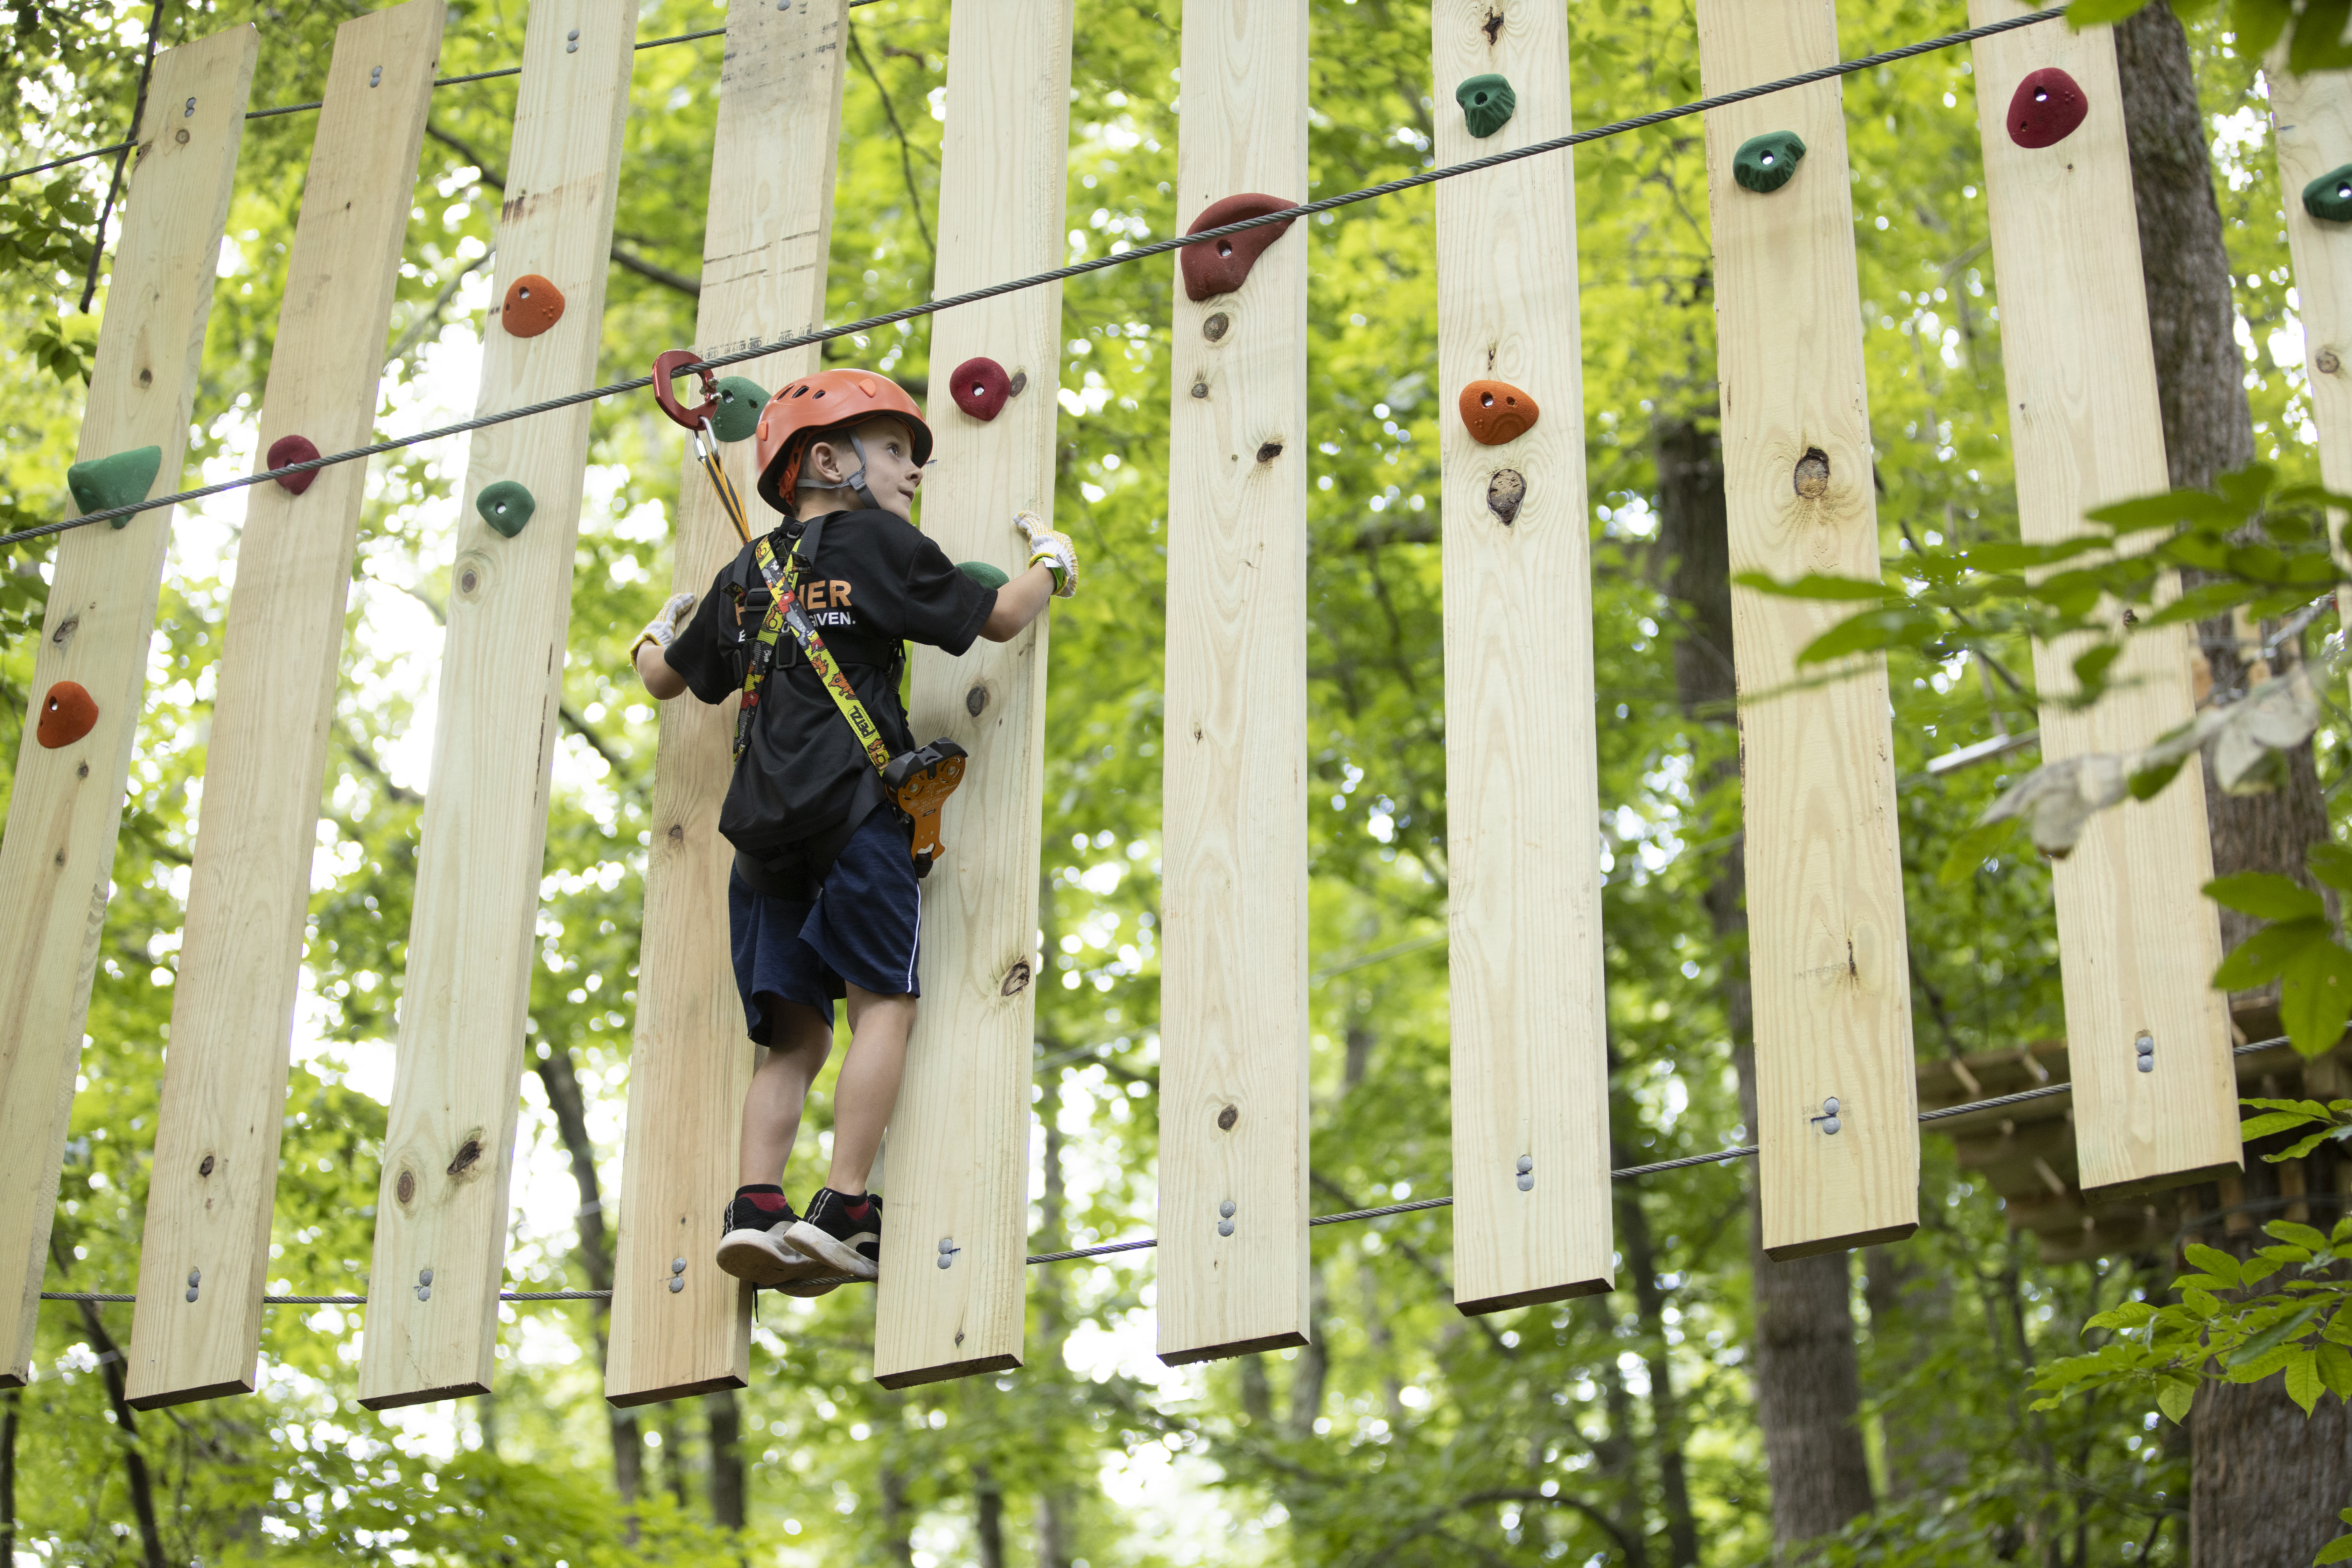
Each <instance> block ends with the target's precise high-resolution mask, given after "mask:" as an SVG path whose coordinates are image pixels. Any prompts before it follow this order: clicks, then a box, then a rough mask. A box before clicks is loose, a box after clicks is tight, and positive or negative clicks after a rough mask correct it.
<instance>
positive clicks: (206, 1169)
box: [196, 1154, 213, 1176]
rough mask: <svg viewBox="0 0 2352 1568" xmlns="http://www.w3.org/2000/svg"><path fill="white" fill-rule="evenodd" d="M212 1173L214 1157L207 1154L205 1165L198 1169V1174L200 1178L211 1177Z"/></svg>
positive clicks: (199, 1166)
mask: <svg viewBox="0 0 2352 1568" xmlns="http://www.w3.org/2000/svg"><path fill="white" fill-rule="evenodd" d="M212 1173H213V1157H212V1156H211V1155H210V1154H207V1155H205V1161H204V1163H203V1164H201V1165H198V1166H197V1167H196V1174H197V1175H199V1176H209V1175H211V1174H212Z"/></svg>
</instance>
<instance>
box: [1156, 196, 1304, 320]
mask: <svg viewBox="0 0 2352 1568" xmlns="http://www.w3.org/2000/svg"><path fill="white" fill-rule="evenodd" d="M1295 205H1297V203H1295V202H1286V201H1284V200H1283V199H1282V198H1281V197H1280V196H1269V195H1259V194H1256V193H1254V192H1244V193H1243V194H1242V195H1237V196H1227V197H1226V198H1225V199H1224V200H1223V201H1221V202H1211V203H1210V204H1209V205H1207V206H1205V207H1203V208H1202V209H1201V216H1199V217H1196V218H1194V219H1193V220H1192V227H1190V228H1188V229H1186V230H1185V231H1184V232H1185V233H1186V234H1198V233H1200V232H1201V231H1202V229H1205V228H1223V226H1225V225H1227V224H1229V223H1239V222H1241V221H1242V220H1243V219H1244V218H1253V217H1263V216H1265V215H1266V214H1267V213H1278V212H1280V211H1282V210H1283V208H1285V207H1288V206H1295ZM1293 221H1294V220H1293V219H1290V218H1285V219H1283V220H1282V221H1281V222H1280V223H1270V224H1266V225H1265V226H1263V227H1259V228H1252V229H1244V230H1243V231H1242V232H1241V233H1239V234H1229V235H1227V236H1225V237H1224V238H1223V239H1220V240H1216V241H1214V242H1213V243H1211V244H1208V245H1188V246H1186V247H1184V248H1183V249H1181V250H1180V251H1178V252H1177V253H1176V256H1177V259H1178V263H1179V265H1181V267H1182V268H1183V269H1184V293H1185V296H1186V297H1187V298H1188V299H1192V300H1211V299H1214V298H1215V297H1216V296H1218V295H1220V294H1230V293H1232V292H1233V291H1234V289H1239V288H1240V287H1241V286H1242V281H1243V279H1246V278H1247V277H1248V276H1249V275H1250V268H1252V267H1253V266H1255V265H1256V262H1257V258H1259V257H1260V256H1262V255H1264V254H1265V247H1267V246H1269V245H1272V244H1273V243H1274V242H1275V241H1276V240H1277V239H1280V238H1281V237H1282V232H1283V230H1285V229H1286V228H1288V227H1289V226H1291V224H1292V222H1293Z"/></svg>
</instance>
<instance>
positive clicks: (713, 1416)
mask: <svg viewBox="0 0 2352 1568" xmlns="http://www.w3.org/2000/svg"><path fill="white" fill-rule="evenodd" d="M702 1408H703V1410H704V1412H705V1413H706V1414H707V1415H708V1416H709V1422H710V1522H711V1523H713V1524H715V1525H717V1526H719V1529H721V1530H740V1529H742V1528H743V1523H744V1504H745V1502H746V1493H747V1490H748V1487H749V1483H750V1479H751V1478H750V1476H749V1475H748V1474H747V1467H746V1466H745V1464H744V1462H743V1406H742V1405H741V1404H740V1402H739V1400H738V1399H737V1396H736V1394H735V1391H734V1390H733V1389H731V1388H721V1389H717V1390H714V1391H713V1392H711V1393H709V1394H704V1395H703V1396H702Z"/></svg>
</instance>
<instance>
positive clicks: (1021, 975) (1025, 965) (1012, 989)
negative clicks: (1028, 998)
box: [997, 958, 1029, 996]
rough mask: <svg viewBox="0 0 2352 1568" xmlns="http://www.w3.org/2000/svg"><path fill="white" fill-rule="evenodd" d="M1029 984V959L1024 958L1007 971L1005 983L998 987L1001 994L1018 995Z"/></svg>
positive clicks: (998, 992)
mask: <svg viewBox="0 0 2352 1568" xmlns="http://www.w3.org/2000/svg"><path fill="white" fill-rule="evenodd" d="M1028 984H1029V961H1028V960H1027V959H1025V958H1024V959H1023V960H1022V961H1021V962H1020V963H1016V964H1014V965H1013V967H1012V968H1011V969H1009V970H1007V971H1006V972H1005V975H1004V984H1003V985H1001V986H999V987H998V988H997V994H998V995H1000V996H1017V995H1019V994H1021V992H1022V991H1024V989H1026V988H1027V986H1028Z"/></svg>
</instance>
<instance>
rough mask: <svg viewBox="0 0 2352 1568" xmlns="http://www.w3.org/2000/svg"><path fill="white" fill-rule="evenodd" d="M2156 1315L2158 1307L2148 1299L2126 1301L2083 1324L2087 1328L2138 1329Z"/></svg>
mask: <svg viewBox="0 0 2352 1568" xmlns="http://www.w3.org/2000/svg"><path fill="white" fill-rule="evenodd" d="M2155 1316H2156V1308H2155V1307H2154V1306H2153V1305H2151V1304H2150V1303H2148V1302H2147V1301H2126V1302H2125V1303H2124V1304H2123V1305H2121V1306H2119V1307H2111V1308H2109V1309H2108V1310H2105V1311H2104V1312H2101V1313H2099V1314H2098V1315H2097V1316H2096V1317H2094V1318H2093V1319H2091V1321H2088V1322H2086V1323H2084V1325H2083V1326H2084V1328H2086V1329H2136V1328H2138V1327H2139V1326H2140V1325H2141V1324H2142V1323H2145V1322H2147V1321H2150V1320H2151V1319H2153V1318H2154V1317H2155Z"/></svg>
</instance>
